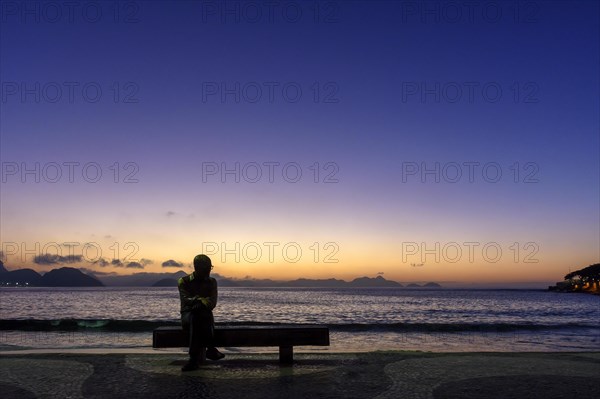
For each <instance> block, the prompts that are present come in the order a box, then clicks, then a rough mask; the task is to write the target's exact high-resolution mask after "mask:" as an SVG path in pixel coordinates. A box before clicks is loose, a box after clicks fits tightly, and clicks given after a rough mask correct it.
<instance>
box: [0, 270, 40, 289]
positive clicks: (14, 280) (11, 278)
mask: <svg viewBox="0 0 600 399" xmlns="http://www.w3.org/2000/svg"><path fill="white" fill-rule="evenodd" d="M4 270H6V269H4ZM41 279H42V276H41V275H40V274H39V273H38V272H36V271H35V270H32V269H17V270H13V271H11V272H9V271H6V272H4V273H1V274H0V284H2V285H6V284H8V285H17V284H18V285H30V286H35V285H39V283H40V280H41Z"/></svg>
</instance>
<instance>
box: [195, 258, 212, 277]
mask: <svg viewBox="0 0 600 399" xmlns="http://www.w3.org/2000/svg"><path fill="white" fill-rule="evenodd" d="M212 268H213V266H212V262H211V261H210V258H209V257H208V256H206V255H204V254H201V255H196V257H195V258H194V272H195V273H196V276H198V277H208V276H209V275H210V270H211V269H212Z"/></svg>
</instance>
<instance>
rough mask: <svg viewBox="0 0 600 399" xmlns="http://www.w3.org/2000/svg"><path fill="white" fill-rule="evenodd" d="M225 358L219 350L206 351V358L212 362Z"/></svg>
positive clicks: (209, 349)
mask: <svg viewBox="0 0 600 399" xmlns="http://www.w3.org/2000/svg"><path fill="white" fill-rule="evenodd" d="M224 357H225V355H224V354H222V353H221V352H219V350H218V349H217V348H208V349H207V350H206V358H207V359H210V360H219V359H223V358H224Z"/></svg>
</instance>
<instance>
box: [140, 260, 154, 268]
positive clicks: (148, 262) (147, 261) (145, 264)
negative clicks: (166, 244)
mask: <svg viewBox="0 0 600 399" xmlns="http://www.w3.org/2000/svg"><path fill="white" fill-rule="evenodd" d="M140 263H141V264H142V265H143V266H148V265H151V264H153V263H154V261H153V260H152V259H146V258H142V259H141V260H140Z"/></svg>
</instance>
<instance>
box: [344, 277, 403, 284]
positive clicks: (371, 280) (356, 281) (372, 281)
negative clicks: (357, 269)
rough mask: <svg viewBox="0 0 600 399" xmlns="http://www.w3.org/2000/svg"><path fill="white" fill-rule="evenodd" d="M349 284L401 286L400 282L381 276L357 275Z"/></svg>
mask: <svg viewBox="0 0 600 399" xmlns="http://www.w3.org/2000/svg"><path fill="white" fill-rule="evenodd" d="M349 285H351V286H352V287H402V284H400V283H397V282H395V281H391V280H386V279H384V278H383V277H381V276H377V277H375V278H371V277H359V278H355V279H354V280H352V281H351V282H350V283H349Z"/></svg>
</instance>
